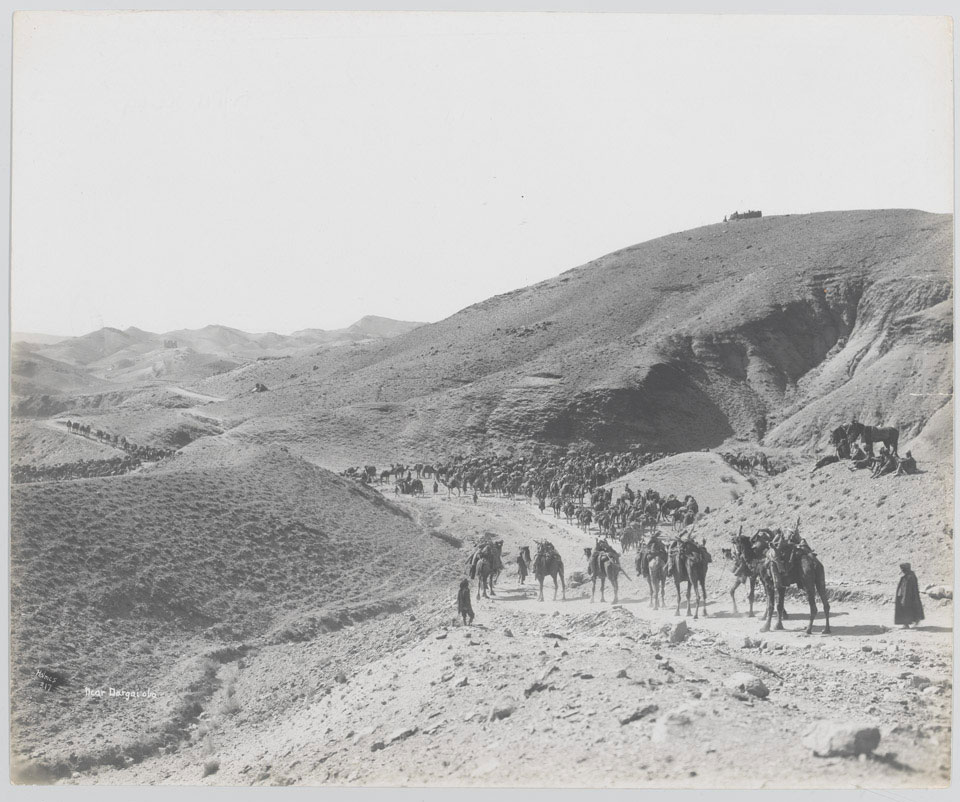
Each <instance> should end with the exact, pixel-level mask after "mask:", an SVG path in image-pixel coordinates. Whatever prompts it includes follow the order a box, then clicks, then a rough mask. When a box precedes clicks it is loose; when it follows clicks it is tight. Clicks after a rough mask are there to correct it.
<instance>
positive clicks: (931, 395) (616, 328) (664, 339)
mask: <svg viewBox="0 0 960 802" xmlns="http://www.w3.org/2000/svg"><path fill="white" fill-rule="evenodd" d="M951 309H952V218H951V217H950V216H946V215H931V214H927V213H924V212H918V211H909V210H887V211H851V212H828V213H820V214H809V215H787V216H781V217H769V218H767V217H765V218H760V219H753V220H744V221H737V222H734V223H729V224H717V225H712V226H706V227H703V228H699V229H695V230H691V231H685V232H680V233H677V234H672V235H670V236H667V237H662V238H660V239H656V240H651V241H650V242H646V243H643V244H640V245H636V246H633V247H630V248H625V249H623V250H621V251H617V252H615V253H612V254H609V255H607V256H604V257H602V258H600V259H597V260H595V261H594V262H591V263H589V264H587V265H584V266H582V267H579V268H576V269H574V270H569V271H567V272H566V273H563V274H561V275H559V276H557V277H556V278H554V279H550V280H548V281H545V282H541V283H540V284H536V285H533V286H530V287H525V288H522V289H519V290H516V291H515V292H511V293H507V294H505V295H500V296H497V297H494V298H490V299H488V300H486V301H483V302H482V303H478V304H476V305H474V306H471V307H468V308H467V309H464V310H463V311H461V312H459V313H457V314H456V315H453V316H452V317H450V318H448V319H446V320H444V321H441V322H440V323H436V324H433V325H428V326H422V327H420V328H417V329H415V330H414V331H412V332H409V333H408V334H405V335H402V336H400V337H397V338H396V339H393V340H390V341H387V342H386V343H383V344H379V345H374V346H366V347H355V348H351V349H347V350H346V351H344V350H343V349H337V353H335V354H334V353H329V352H328V353H324V352H322V351H311V352H309V353H307V352H305V353H304V354H301V355H299V356H295V357H292V358H290V359H289V360H285V361H284V362H283V363H282V364H274V365H269V364H264V365H257V366H256V369H255V371H254V372H255V373H256V375H257V376H258V377H260V378H258V379H257V380H259V381H264V382H265V383H266V384H267V385H268V386H269V387H270V388H271V391H272V392H271V395H270V399H269V403H267V402H266V401H264V399H255V398H250V397H249V388H250V386H251V381H252V379H253V378H254V377H253V372H251V371H250V370H245V371H239V372H236V374H232V373H226V374H222V375H220V376H217V377H214V378H212V379H209V380H207V382H203V383H201V384H200V385H199V386H198V387H199V389H201V390H203V391H205V392H211V393H212V394H214V395H221V396H226V397H232V400H230V401H227V402H225V403H224V404H222V405H219V408H218V411H219V414H221V415H223V416H224V417H225V418H228V419H230V420H231V421H233V422H234V423H237V424H242V425H241V426H240V428H239V429H238V430H237V432H236V433H237V435H238V436H240V435H242V436H245V437H249V438H250V439H253V440H264V441H268V440H272V439H280V440H288V439H289V440H291V441H302V445H303V447H304V448H308V449H312V456H313V457H314V458H317V459H323V458H324V455H325V454H335V453H339V452H340V451H341V450H342V449H341V448H340V446H341V441H342V440H343V438H348V440H349V443H350V445H351V446H352V447H354V449H355V450H356V449H359V450H360V451H361V452H362V453H367V454H369V456H370V458H371V459H373V458H378V457H379V458H381V459H392V458H393V457H395V456H396V457H398V458H416V457H423V456H429V455H430V454H431V453H445V452H449V451H451V450H456V449H473V448H479V447H484V446H494V447H496V446H498V445H500V446H502V445H506V444H516V443H518V442H523V441H538V442H549V443H556V444H561V445H564V444H568V443H571V442H576V441H587V442H591V443H594V444H597V445H599V446H609V447H622V446H624V445H629V444H632V443H636V442H642V443H644V444H649V445H652V446H655V447H658V448H662V449H665V450H672V451H682V450H694V449H701V448H705V447H716V446H718V445H719V444H721V443H723V442H724V441H726V440H728V439H730V438H739V439H741V440H752V441H762V442H763V443H764V444H767V445H771V446H784V447H791V446H803V447H814V446H817V445H823V444H824V442H825V439H826V435H827V433H828V432H829V430H830V429H831V428H832V427H833V426H836V425H837V424H838V423H840V422H847V421H849V420H850V419H851V418H852V417H854V416H857V417H859V418H861V419H863V420H865V421H867V422H873V423H883V424H886V425H896V426H899V427H900V428H901V430H902V432H903V434H902V439H903V440H904V441H906V440H907V439H909V438H911V437H914V436H916V435H917V434H919V433H920V432H921V431H922V429H923V426H924V424H925V423H926V422H927V421H928V420H929V419H930V418H931V417H932V416H933V415H934V414H935V413H936V412H937V410H938V409H940V408H941V407H942V406H943V405H944V404H945V403H947V402H949V400H950V397H951V394H952V381H953V380H952V368H951V364H952V363H951V360H952V347H953V346H952V342H953V329H952V316H951ZM204 388H207V389H204ZM414 452H416V453H414Z"/></svg>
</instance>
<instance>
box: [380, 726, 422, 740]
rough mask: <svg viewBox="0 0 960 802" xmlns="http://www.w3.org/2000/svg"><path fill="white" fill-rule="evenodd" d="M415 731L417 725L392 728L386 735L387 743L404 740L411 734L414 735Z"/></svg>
mask: <svg viewBox="0 0 960 802" xmlns="http://www.w3.org/2000/svg"><path fill="white" fill-rule="evenodd" d="M416 732H417V727H406V728H404V729H399V730H394V731H393V732H392V733H390V735H389V736H388V737H387V743H388V744H392V743H396V742H397V741H405V740H406V739H407V738H409V737H410V736H411V735H415V734H416Z"/></svg>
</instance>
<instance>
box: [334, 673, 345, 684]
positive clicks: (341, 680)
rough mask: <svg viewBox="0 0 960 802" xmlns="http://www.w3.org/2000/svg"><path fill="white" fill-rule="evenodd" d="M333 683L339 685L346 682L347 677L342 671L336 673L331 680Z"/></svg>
mask: <svg viewBox="0 0 960 802" xmlns="http://www.w3.org/2000/svg"><path fill="white" fill-rule="evenodd" d="M333 679H334V682H339V683H340V684H341V685H342V684H343V683H345V682H346V681H347V675H346V674H344V673H343V672H342V671H338V672H337V675H336V676H335V677H334V678H333Z"/></svg>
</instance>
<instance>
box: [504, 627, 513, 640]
mask: <svg viewBox="0 0 960 802" xmlns="http://www.w3.org/2000/svg"><path fill="white" fill-rule="evenodd" d="M503 634H504V635H505V636H506V637H508V638H512V637H513V632H512V631H511V630H509V629H505V630H503Z"/></svg>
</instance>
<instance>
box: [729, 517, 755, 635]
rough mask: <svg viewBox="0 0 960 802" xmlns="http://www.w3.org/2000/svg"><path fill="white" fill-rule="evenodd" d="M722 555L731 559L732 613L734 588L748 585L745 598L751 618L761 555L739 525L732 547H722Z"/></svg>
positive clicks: (734, 612) (734, 608) (735, 602)
mask: <svg viewBox="0 0 960 802" xmlns="http://www.w3.org/2000/svg"><path fill="white" fill-rule="evenodd" d="M723 555H724V557H726V558H727V559H729V560H732V561H733V585H732V586H731V587H730V591H729V593H730V601H732V602H733V614H734V615H737V614H738V613H739V611H738V610H737V597H736V590H737V588H738V587H740V586H741V585H744V584H746V585H748V586H749V591H748V594H747V600H748V601H749V604H750V612H748V613H747V616H749V617H750V618H753V615H754V613H753V602H754V598H755V594H756V587H757V579H758V578H759V577H760V574H761V570H762V568H763V555H762V553H760V552H759V551H758V550H757V549H755V548H754V544H753V543H751V541H750V538H746V537H744V536H743V527H742V526H741V527H740V533H739V534H738V535H737V536H736V537H735V538H733V548H732V549H723Z"/></svg>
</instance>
